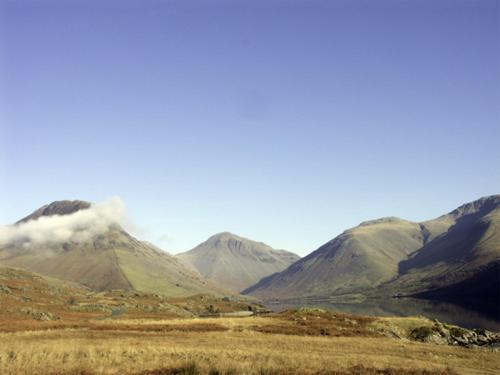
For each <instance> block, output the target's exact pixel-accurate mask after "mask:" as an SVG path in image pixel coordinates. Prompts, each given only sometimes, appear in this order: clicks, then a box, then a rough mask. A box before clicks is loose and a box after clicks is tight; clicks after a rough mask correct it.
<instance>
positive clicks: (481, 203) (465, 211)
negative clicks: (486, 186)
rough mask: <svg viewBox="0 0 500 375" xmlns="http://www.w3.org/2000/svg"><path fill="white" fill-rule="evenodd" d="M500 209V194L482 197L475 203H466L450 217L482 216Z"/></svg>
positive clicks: (451, 213)
mask: <svg viewBox="0 0 500 375" xmlns="http://www.w3.org/2000/svg"><path fill="white" fill-rule="evenodd" d="M499 207H500V194H496V195H490V196H486V197H481V198H479V199H477V200H475V201H473V202H469V203H465V204H463V205H461V206H460V207H458V208H456V209H455V210H453V211H451V212H450V213H449V214H448V215H450V216H453V217H454V218H460V217H462V216H465V215H471V214H476V213H480V214H482V215H485V214H487V213H488V212H490V211H493V210H494V209H496V208H499Z"/></svg>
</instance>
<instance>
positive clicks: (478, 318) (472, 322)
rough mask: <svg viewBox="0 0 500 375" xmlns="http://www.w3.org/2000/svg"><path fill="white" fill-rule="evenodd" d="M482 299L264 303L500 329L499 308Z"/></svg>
mask: <svg viewBox="0 0 500 375" xmlns="http://www.w3.org/2000/svg"><path fill="white" fill-rule="evenodd" d="M482 302H484V301H476V303H475V302H474V301H471V302H469V303H468V304H467V307H465V306H463V305H462V306H461V305H458V304H455V303H451V302H442V301H435V300H423V299H415V298H387V299H372V300H366V301H364V302H360V303H330V302H324V301H323V302H322V301H314V302H311V301H307V302H301V301H297V302H293V303H281V302H276V303H273V302H268V303H266V306H267V307H268V308H270V309H271V310H274V311H277V312H279V311H282V310H286V309H289V308H297V307H304V306H308V307H320V308H328V309H332V310H338V311H343V312H348V313H352V314H360V315H371V316H418V315H422V316H425V317H427V318H431V319H438V320H439V321H440V322H443V323H449V324H456V325H458V326H461V327H465V328H484V329H488V330H490V331H494V332H500V314H499V312H498V311H499V310H498V309H496V308H495V307H494V308H491V304H490V306H489V307H488V308H485V306H484V304H483V303H482Z"/></svg>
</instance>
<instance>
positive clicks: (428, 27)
mask: <svg viewBox="0 0 500 375" xmlns="http://www.w3.org/2000/svg"><path fill="white" fill-rule="evenodd" d="M499 25H500V5H499V2H498V1H494V0H492V1H489V0H467V1H464V0H449V1H448V0H420V1H404V0H397V1H396V0H380V1H376V2H375V1H371V0H367V1H362V0H349V1H347V0H345V1H343V0H339V1H335V0H327V1H319V0H289V1H285V0H266V1H261V0H248V1H247V0H203V1H201V0H199V1H197V0H178V1H177V0H164V1H160V0H154V1H153V0H119V1H109V0H85V1H80V0H71V1H68V0H45V1H41V0H39V1H36V0H31V1H30V0H25V1H23V0H17V1H13V0H12V1H8V0H0V224H9V223H12V222H15V221H16V220H18V219H20V218H21V217H24V216H26V215H27V214H29V213H30V212H32V211H33V210H35V209H36V208H38V207H40V206H42V205H43V204H46V203H50V202H52V201H55V200H61V199H82V200H88V201H92V202H102V201H106V200H108V199H110V198H111V197H120V198H121V199H122V200H123V202H125V204H126V206H127V212H128V215H129V217H130V220H131V221H133V223H134V226H135V230H134V234H135V235H136V236H138V237H140V238H141V239H147V240H149V241H152V242H154V243H155V244H157V245H159V246H161V247H162V248H164V249H165V250H167V251H170V252H172V253H176V252H179V251H184V250H188V249H190V248H192V247H194V246H195V245H197V244H198V243H200V242H202V241H204V240H205V239H207V238H208V237H209V236H211V235H213V234H214V233H217V232H222V231H230V232H234V233H236V234H239V235H241V236H244V237H248V238H251V239H254V240H258V241H263V242H266V243H267V244H269V245H271V246H273V247H275V248H283V249H288V250H291V251H295V252H297V253H299V254H301V255H305V254H307V253H309V252H311V251H313V250H315V249H316V248H317V247H319V246H320V245H321V244H323V243H325V242H326V241H328V240H330V239H332V238H333V237H335V236H336V235H338V234H340V233H341V232H342V231H343V230H345V229H347V228H350V227H353V226H355V225H357V224H359V223H360V222H362V221H365V220H369V219H374V218H378V217H383V216H398V217H402V218H406V219H408V220H415V221H420V220H426V219H431V218H434V217H437V216H439V215H441V214H443V213H446V212H448V211H451V210H452V209H454V208H455V207H457V206H459V205H460V204H462V203H465V202H469V201H472V200H475V199H477V198H479V197H482V196H486V195H491V194H498V193H500V106H499V105H500V32H499V31H500V28H499Z"/></svg>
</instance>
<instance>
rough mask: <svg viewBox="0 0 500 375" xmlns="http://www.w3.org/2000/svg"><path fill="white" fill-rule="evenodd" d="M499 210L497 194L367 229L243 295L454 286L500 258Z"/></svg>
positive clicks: (372, 292) (356, 230) (387, 291)
mask: <svg viewBox="0 0 500 375" xmlns="http://www.w3.org/2000/svg"><path fill="white" fill-rule="evenodd" d="M499 207H500V196H499V195H496V196H491V197H485V198H481V199H479V200H477V201H475V202H472V203H468V204H465V205H463V206H460V207H459V208H457V209H456V210H454V211H452V212H450V213H449V214H446V215H443V216H441V217H439V218H437V219H434V220H430V221H426V222H422V223H412V222H408V221H405V220H401V219H397V218H385V219H379V220H374V221H369V222H366V223H362V224H361V225H359V226H358V227H355V228H353V229H350V230H348V231H346V232H344V233H343V234H341V235H340V236H338V237H336V238H335V239H333V240H332V241H330V242H328V243H326V244H325V245H323V246H321V247H320V248H319V249H318V250H316V251H314V252H313V253H311V254H310V255H309V256H307V257H305V258H303V259H301V260H299V261H297V262H296V263H294V264H292V265H291V266H290V267H288V268H287V269H286V270H284V271H282V272H280V273H277V274H275V275H272V276H269V277H267V278H264V279H263V280H261V281H260V282H258V283H257V284H255V285H254V286H252V287H250V288H248V289H246V290H245V291H244V293H246V294H251V295H254V296H257V297H260V298H264V299H270V298H281V299H286V298H302V297H311V296H313V297H314V296H316V297H326V296H332V295H343V294H353V293H362V294H367V295H372V296H373V295H391V294H412V293H421V292H423V291H428V290H433V289H437V288H443V287H447V286H451V285H453V284H456V283H459V282H462V281H465V280H467V279H469V278H472V277H474V275H475V274H476V273H478V272H481V271H482V270H484V268H485V267H488V265H490V264H492V263H493V262H495V261H497V260H498V259H500V237H499V234H500V230H499V226H500V208H499ZM478 288H481V287H480V286H478ZM485 288H486V286H485Z"/></svg>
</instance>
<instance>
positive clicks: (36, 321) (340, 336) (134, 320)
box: [0, 269, 500, 375]
mask: <svg viewBox="0 0 500 375" xmlns="http://www.w3.org/2000/svg"><path fill="white" fill-rule="evenodd" d="M248 314H256V315H253V316H245V315H248ZM442 331H446V332H450V335H449V336H446V339H445V338H443V336H442V335H441V336H440V334H439V332H442ZM471 334H472V333H471V331H467V330H461V329H460V328H458V327H451V326H446V325H439V324H437V323H435V322H432V321H430V320H428V319H425V318H420V317H415V318H370V317H364V316H356V315H348V314H343V313H339V312H334V311H325V310H319V309H300V310H295V311H286V312H283V313H280V314H268V313H264V311H263V309H262V307H260V306H259V305H258V304H255V303H252V302H251V301H249V300H245V299H240V298H238V297H234V296H233V297H231V296H229V297H222V298H221V297H214V296H205V295H198V296H193V297H189V298H166V297H162V296H159V295H151V294H141V293H135V292H130V291H129V292H125V291H113V292H103V293H96V292H92V291H89V290H87V289H85V288H82V287H81V286H77V285H73V284H67V283H61V282H60V281H58V280H52V279H47V278H43V277H41V276H40V275H36V274H33V273H29V272H26V271H20V270H15V269H0V374H2V375H4V374H5V375H11V374H12V375H13V374H16V375H17V374H33V375H45V374H61V375H62V374H67V375H90V374H138V375H139V374H140V375H147V374H149V375H166V374H191V375H195V374H211V375H217V374H219V375H220V374H226V375H229V374H232V375H238V374H241V375H243V374H261V375H285V374H289V375H291V374H318V375H319V374H332V375H347V374H358V375H367V374H388V375H389V374H393V375H396V374H402V375H404V374H406V375H439V374H441V375H443V374H448V375H452V374H492V375H493V374H495V375H496V374H499V373H500V352H498V351H497V350H498V348H497V346H495V345H496V344H498V343H500V337H499V336H495V335H494V336H491V337H493V339H492V340H493V341H491V342H489V343H487V344H484V345H483V343H482V342H480V341H477V337H480V338H481V337H483V336H482V334H481V333H480V334H476V333H474V334H475V335H476V336H477V337H476V338H475V339H474V340H475V341H474V340H472V339H470V338H469V339H467V340H469V341H464V342H463V343H457V342H456V341H453V340H455V339H454V338H453V337H459V336H460V337H462V336H463V337H468V335H469V336H470V335H471ZM452 336H453V337H452ZM418 340H422V341H430V342H419V341H418ZM446 340H448V341H446ZM459 340H460V339H459ZM495 340H496V341H495ZM490 343H493V344H492V345H490ZM476 344H477V345H476ZM461 345H468V346H469V347H463V346H461Z"/></svg>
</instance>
